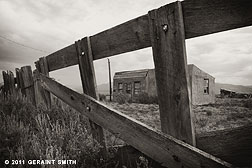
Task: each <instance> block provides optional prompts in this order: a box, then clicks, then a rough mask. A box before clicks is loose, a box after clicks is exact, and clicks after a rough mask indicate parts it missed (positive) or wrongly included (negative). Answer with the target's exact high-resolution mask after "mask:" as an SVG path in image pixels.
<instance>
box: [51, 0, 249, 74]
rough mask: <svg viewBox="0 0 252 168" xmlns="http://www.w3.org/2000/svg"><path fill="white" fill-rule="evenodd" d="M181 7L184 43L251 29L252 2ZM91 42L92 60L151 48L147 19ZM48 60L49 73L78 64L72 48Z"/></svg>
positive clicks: (199, 0)
mask: <svg viewBox="0 0 252 168" xmlns="http://www.w3.org/2000/svg"><path fill="white" fill-rule="evenodd" d="M181 3H182V8H183V13H184V24H185V37H186V39H188V38H193V37H198V36H202V35H206V34H210V33H216V32H220V31H226V30H231V29H235V28H240V27H244V26H250V25H252V14H251V11H252V1H251V0H185V1H183V2H181ZM90 38H91V45H92V49H93V59H94V60H97V59H101V58H105V57H109V56H112V55H116V54H120V53H125V52H129V51H134V50H138V49H142V48H145V47H150V46H151V41H150V33H149V23H148V15H143V16H140V17H138V18H136V19H133V20H130V21H128V22H125V23H123V24H120V25H118V26H115V27H113V28H111V29H108V30H105V31H103V32H101V33H98V34H96V35H94V36H91V37H90ZM47 60H48V65H49V71H53V70H57V69H61V68H65V67H68V66H72V65H76V64H78V59H77V58H76V51H75V47H74V44H72V45H69V46H68V47H66V48H63V49H61V50H59V51H56V52H55V53H52V54H50V55H48V56H47Z"/></svg>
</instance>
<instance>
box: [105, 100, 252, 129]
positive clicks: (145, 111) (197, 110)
mask: <svg viewBox="0 0 252 168" xmlns="http://www.w3.org/2000/svg"><path fill="white" fill-rule="evenodd" d="M105 104H107V105H109V106H111V107H112V108H114V109H116V110H118V111H120V112H122V113H124V114H126V115H128V116H130V117H132V118H135V119H136V120H139V121H141V122H143V123H145V124H147V125H149V126H151V127H153V128H155V129H159V130H160V129H161V126H160V116H159V107H158V105H157V104H137V103H125V104H118V103H115V102H105ZM193 113H194V125H195V129H196V133H202V132H210V131H215V130H223V129H228V128H235V127H239V126H243V125H247V124H249V123H252V99H235V98H223V99H222V98H216V103H214V104H209V105H198V106H193Z"/></svg>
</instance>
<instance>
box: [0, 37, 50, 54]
mask: <svg viewBox="0 0 252 168" xmlns="http://www.w3.org/2000/svg"><path fill="white" fill-rule="evenodd" d="M0 37H1V38H2V39H4V40H7V41H9V42H12V43H14V44H16V45H19V46H22V47H25V48H29V49H32V50H36V51H39V52H43V53H47V54H48V53H49V52H48V51H44V50H40V49H37V48H33V47H30V46H27V45H24V44H21V43H18V42H16V41H13V40H11V39H8V38H6V37H3V36H1V35H0Z"/></svg>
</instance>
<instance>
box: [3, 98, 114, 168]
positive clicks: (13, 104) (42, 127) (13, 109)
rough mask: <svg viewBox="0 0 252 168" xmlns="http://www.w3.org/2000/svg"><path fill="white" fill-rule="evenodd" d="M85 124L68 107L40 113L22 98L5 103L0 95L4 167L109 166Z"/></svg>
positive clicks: (40, 111) (8, 100)
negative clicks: (46, 162)
mask: <svg viewBox="0 0 252 168" xmlns="http://www.w3.org/2000/svg"><path fill="white" fill-rule="evenodd" d="M58 103H59V102H58ZM85 121H86V119H84V118H83V117H82V115H81V114H80V113H78V112H77V111H75V110H73V109H71V108H70V107H68V106H67V105H62V106H61V107H60V108H58V107H57V106H55V105H54V106H53V108H52V109H51V110H45V109H36V108H35V107H34V106H33V105H32V104H30V103H29V102H27V100H26V99H25V98H23V97H22V96H18V97H8V99H6V100H2V95H0V123H1V125H0V137H1V138H0V167H5V165H3V164H4V160H6V159H8V160H10V159H24V160H30V159H34V160H37V159H38V160H39V159H55V160H58V159H71V160H76V161H77V165H71V167H102V166H103V167H104V165H109V164H110V163H105V162H108V160H105V159H102V158H101V155H100V147H101V146H100V145H99V144H98V142H96V141H94V140H93V138H92V136H91V134H90V131H89V130H88V129H87V122H85ZM59 166H60V165H59ZM38 167H40V166H39V165H38ZM54 167H57V165H54ZM66 167H67V166H66ZM108 167H109V166H108Z"/></svg>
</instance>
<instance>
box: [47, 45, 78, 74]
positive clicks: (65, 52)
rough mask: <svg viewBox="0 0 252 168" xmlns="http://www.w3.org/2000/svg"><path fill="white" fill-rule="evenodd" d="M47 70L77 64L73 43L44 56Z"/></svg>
mask: <svg viewBox="0 0 252 168" xmlns="http://www.w3.org/2000/svg"><path fill="white" fill-rule="evenodd" d="M46 59H47V62H48V68H49V71H53V70H57V69H61V68H65V67H68V66H72V65H76V64H78V58H76V50H75V45H74V44H72V45H70V46H67V47H65V48H63V49H61V50H59V51H56V52H54V53H52V54H50V55H48V56H47V57H46Z"/></svg>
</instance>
